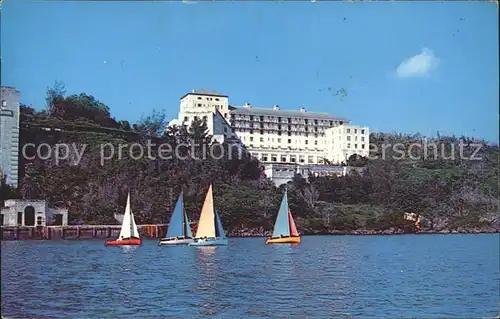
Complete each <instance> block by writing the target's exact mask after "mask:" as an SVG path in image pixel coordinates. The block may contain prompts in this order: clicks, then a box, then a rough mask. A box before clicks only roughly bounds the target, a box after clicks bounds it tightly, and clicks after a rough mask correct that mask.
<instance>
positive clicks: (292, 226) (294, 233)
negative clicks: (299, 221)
mask: <svg viewBox="0 0 500 319" xmlns="http://www.w3.org/2000/svg"><path fill="white" fill-rule="evenodd" d="M288 219H289V220H290V235H292V236H299V232H298V231H297V227H296V226H295V221H294V220H293V217H292V212H290V210H288Z"/></svg>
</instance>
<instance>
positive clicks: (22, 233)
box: [0, 224, 168, 240]
mask: <svg viewBox="0 0 500 319" xmlns="http://www.w3.org/2000/svg"><path fill="white" fill-rule="evenodd" d="M167 226H168V224H152V225H137V228H138V229H139V233H140V235H141V237H143V238H162V237H164V236H165V233H166V229H167ZM120 229H121V225H68V226H2V227H1V229H0V232H1V235H2V236H1V239H2V240H60V239H93V238H95V239H108V238H117V237H118V236H119V234H120Z"/></svg>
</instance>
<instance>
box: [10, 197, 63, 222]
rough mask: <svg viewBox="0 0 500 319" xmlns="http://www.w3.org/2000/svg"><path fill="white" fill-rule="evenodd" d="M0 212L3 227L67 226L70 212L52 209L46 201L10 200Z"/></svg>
mask: <svg viewBox="0 0 500 319" xmlns="http://www.w3.org/2000/svg"><path fill="white" fill-rule="evenodd" d="M4 206H5V207H2V208H1V210H0V212H1V216H0V225H1V226H67V225H68V210H67V209H64V208H51V207H49V205H48V203H47V201H45V200H33V199H8V200H6V201H5V203H4Z"/></svg>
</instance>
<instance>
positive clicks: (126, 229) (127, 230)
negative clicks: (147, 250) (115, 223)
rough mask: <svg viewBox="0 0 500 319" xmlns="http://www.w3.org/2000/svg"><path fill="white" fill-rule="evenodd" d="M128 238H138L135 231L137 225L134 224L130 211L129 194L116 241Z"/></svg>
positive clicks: (137, 233)
mask: <svg viewBox="0 0 500 319" xmlns="http://www.w3.org/2000/svg"><path fill="white" fill-rule="evenodd" d="M130 237H137V238H139V232H138V231H137V225H136V224H135V220H134V216H133V215H132V212H131V210H130V193H129V194H128V197H127V206H126V207H125V214H124V215H123V223H122V229H121V230H120V235H119V236H118V240H123V239H128V238H130Z"/></svg>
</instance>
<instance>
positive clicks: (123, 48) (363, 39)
mask: <svg viewBox="0 0 500 319" xmlns="http://www.w3.org/2000/svg"><path fill="white" fill-rule="evenodd" d="M2 6H3V8H2V21H1V30H2V33H1V36H2V38H1V41H2V43H1V44H2V46H1V53H2V85H7V86H15V87H17V88H18V89H19V90H20V91H21V94H22V102H23V103H25V104H28V105H33V106H35V107H36V108H38V109H40V108H42V107H43V106H44V103H45V100H44V98H45V92H46V89H47V87H49V86H52V85H53V84H54V82H55V81H56V80H58V81H62V82H63V83H64V84H65V86H66V89H67V91H68V93H80V92H85V93H88V94H92V95H94V96H95V97H96V98H97V99H99V100H100V101H102V102H104V103H105V104H107V105H108V106H109V107H110V108H111V112H112V114H113V116H115V117H116V118H117V119H125V120H129V121H131V122H134V121H136V120H137V119H139V118H140V117H141V115H142V114H145V115H147V114H149V113H150V112H151V110H153V109H165V110H166V112H167V115H168V117H169V119H172V118H174V117H176V116H177V112H178V108H179V98H180V97H181V96H182V95H183V94H184V93H187V92H188V91H190V90H191V89H193V88H209V89H213V90H216V91H219V92H222V93H225V94H227V95H229V98H230V103H231V104H233V105H243V104H244V103H246V102H248V103H251V104H252V105H254V106H262V107H271V106H272V105H274V104H278V105H280V106H281V107H282V108H285V109H299V108H300V106H302V105H304V106H305V107H306V108H307V109H308V110H310V111H320V112H328V113H330V114H333V115H338V116H342V117H347V118H349V119H351V121H352V122H353V123H354V124H360V125H367V126H369V127H370V129H371V130H372V131H384V132H392V131H397V132H408V133H414V132H420V133H422V134H424V135H435V134H436V132H437V131H440V132H441V133H442V134H456V135H461V134H465V135H469V136H475V137H482V138H485V139H487V140H489V141H496V142H498V123H499V117H498V114H499V112H498V107H499V92H498V86H499V83H498V82H499V80H498V77H499V74H498V70H499V66H498V29H497V23H498V22H497V21H498V14H497V5H496V4H495V3H493V2H448V3H444V2H435V3H434V2H417V3H412V2H369V3H366V2H365V3H350V2H325V3H322V2H321V1H320V0H319V1H316V2H315V3H311V2H288V3H286V2H285V3H284V2H271V3H265V2H240V3H237V2H220V3H217V2H215V3H214V2H208V3H194V4H193V3H191V4H186V3H180V2H177V3H173V2H142V3H140V2H113V1H111V2H103V3H99V2H64V1H54V2H49V1H46V2H44V1H40V2H34V1H26V0H5V1H3V3H2ZM328 88H331V89H330V90H329V89H328ZM341 88H344V89H345V92H346V93H347V95H346V96H342V95H334V94H333V93H334V92H336V91H337V90H340V89H341Z"/></svg>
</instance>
